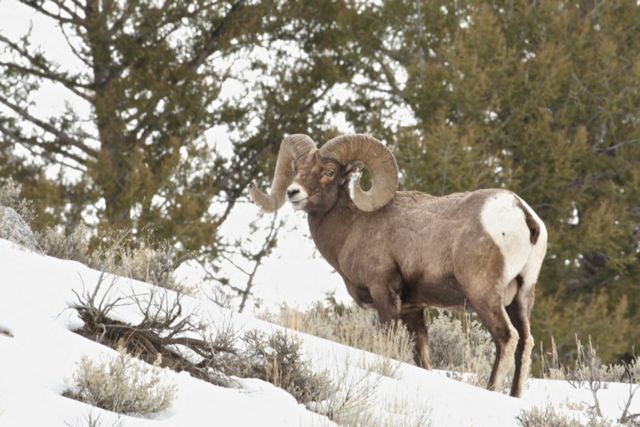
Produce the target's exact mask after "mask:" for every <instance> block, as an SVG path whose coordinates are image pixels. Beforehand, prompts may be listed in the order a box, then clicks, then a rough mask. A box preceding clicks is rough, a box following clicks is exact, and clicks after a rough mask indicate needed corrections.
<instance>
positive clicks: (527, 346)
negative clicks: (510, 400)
mask: <svg viewBox="0 0 640 427" xmlns="http://www.w3.org/2000/svg"><path fill="white" fill-rule="evenodd" d="M532 291H533V288H531V289H530V290H523V289H522V288H521V289H519V290H518V294H517V295H516V297H515V298H514V299H513V302H512V303H511V304H510V305H509V306H507V313H508V314H509V319H510V320H511V323H513V326H515V328H516V330H517V331H518V334H519V335H520V339H519V340H518V346H517V347H516V351H515V371H514V375H513V383H512V385H511V395H512V396H515V397H520V396H522V392H523V389H524V385H525V383H526V382H527V377H528V376H529V368H530V366H531V350H532V349H533V336H531V324H530V321H529V318H530V315H531V308H532V307H533V295H532V294H533V292H532Z"/></svg>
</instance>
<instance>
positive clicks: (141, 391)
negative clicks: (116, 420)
mask: <svg viewBox="0 0 640 427" xmlns="http://www.w3.org/2000/svg"><path fill="white" fill-rule="evenodd" d="M177 391H178V389H177V387H176V386H175V385H172V384H167V383H166V382H165V380H164V379H163V376H162V372H161V370H160V369H159V368H158V367H156V366H153V365H149V364H147V363H144V362H142V361H140V360H137V359H135V358H134V357H131V356H130V355H128V354H127V353H126V352H124V350H121V351H120V353H119V354H118V356H116V357H109V358H103V359H101V360H99V361H94V360H92V359H90V358H89V357H87V356H83V357H82V358H81V359H80V361H79V362H78V367H77V369H76V371H75V372H74V374H73V377H72V380H71V384H70V385H69V389H68V390H67V391H66V392H65V395H66V396H67V397H71V398H74V399H77V400H80V401H82V402H85V403H88V404H90V405H93V406H97V407H99V408H102V409H106V410H109V411H113V412H117V413H121V414H131V415H149V414H152V413H156V412H160V411H163V410H165V409H167V408H168V407H169V406H171V403H172V402H173V401H174V399H175V397H176V394H177Z"/></svg>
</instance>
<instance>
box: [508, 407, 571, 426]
mask: <svg viewBox="0 0 640 427" xmlns="http://www.w3.org/2000/svg"><path fill="white" fill-rule="evenodd" d="M516 419H517V420H518V425H520V426H522V427H580V426H581V423H580V422H579V421H578V420H576V419H575V418H571V417H568V416H566V415H564V414H561V413H559V412H557V411H556V409H555V408H554V407H553V406H551V405H548V406H546V407H544V408H540V407H537V406H534V407H533V408H531V409H528V410H523V411H522V412H520V415H518V417H517V418H516Z"/></svg>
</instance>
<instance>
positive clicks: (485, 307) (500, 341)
mask: <svg viewBox="0 0 640 427" xmlns="http://www.w3.org/2000/svg"><path fill="white" fill-rule="evenodd" d="M472 305H473V307H474V308H475V309H476V312H477V313H478V316H479V317H480V320H482V323H483V324H484V325H485V326H486V327H487V328H488V329H489V332H491V337H492V338H493V342H494V344H495V346H496V358H495V361H494V363H493V369H492V370H491V376H490V377H489V384H488V385H487V388H488V389H489V390H493V391H500V389H501V388H502V384H503V383H504V378H505V377H506V375H507V373H508V372H509V368H511V365H512V363H513V359H514V354H515V351H516V346H517V344H518V337H519V336H518V331H517V330H516V328H515V327H514V326H513V325H512V324H511V321H510V320H509V316H508V315H507V312H506V310H505V308H504V306H503V304H502V297H501V296H499V295H496V294H489V295H483V297H482V299H480V300H479V301H473V302H472Z"/></svg>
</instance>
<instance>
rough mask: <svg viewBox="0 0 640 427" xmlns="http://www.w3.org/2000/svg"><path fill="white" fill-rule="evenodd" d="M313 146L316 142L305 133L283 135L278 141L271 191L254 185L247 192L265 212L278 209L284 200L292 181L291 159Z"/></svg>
mask: <svg viewBox="0 0 640 427" xmlns="http://www.w3.org/2000/svg"><path fill="white" fill-rule="evenodd" d="M314 148H316V144H315V143H314V142H313V140H312V139H311V138H309V137H308V136H307V135H303V134H294V135H289V136H287V137H285V138H284V139H283V140H282V142H281V143H280V151H278V160H277V161H276V170H275V172H274V174H273V181H272V182H271V191H270V192H269V194H266V193H264V192H262V191H260V190H258V188H257V187H255V186H253V187H251V190H250V191H249V193H250V195H251V199H253V202H254V203H255V204H256V205H258V206H260V207H261V208H262V210H263V211H265V212H275V211H277V210H278V209H280V208H281V207H282V205H283V204H284V202H285V192H286V191H287V187H289V185H291V182H293V161H294V160H295V159H297V158H299V157H300V156H303V155H305V154H307V153H308V152H309V151H311V150H313V149H314Z"/></svg>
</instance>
